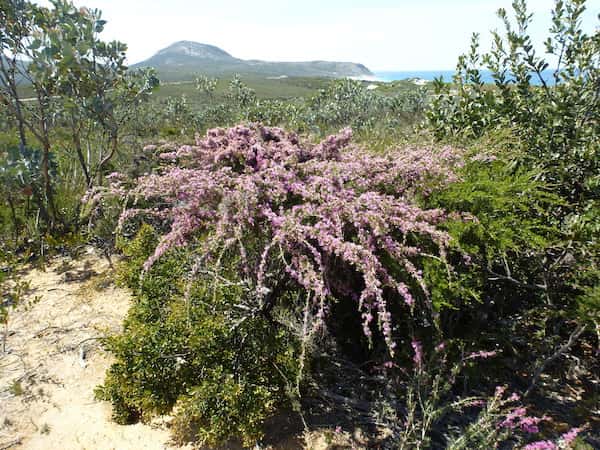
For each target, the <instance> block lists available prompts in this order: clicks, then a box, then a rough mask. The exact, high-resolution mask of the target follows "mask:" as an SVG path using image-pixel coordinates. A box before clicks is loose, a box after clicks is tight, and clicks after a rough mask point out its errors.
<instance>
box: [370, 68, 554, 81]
mask: <svg viewBox="0 0 600 450" xmlns="http://www.w3.org/2000/svg"><path fill="white" fill-rule="evenodd" d="M480 73H481V79H482V81H483V82H484V83H494V79H493V77H492V73H491V71H489V70H481V71H480ZM455 74H456V70H447V69H446V70H443V69H442V70H376V71H373V75H374V77H375V79H377V81H384V82H391V81H400V80H406V79H413V78H418V79H420V80H426V81H433V80H434V78H439V77H442V79H443V80H444V81H445V82H450V81H452V79H453V77H454V75H455ZM553 75H554V70H549V69H547V70H544V71H543V72H542V77H543V78H544V81H545V82H546V83H547V84H548V85H553V84H554V77H553ZM531 84H534V85H541V84H542V83H541V82H540V80H539V79H538V77H537V75H535V74H532V77H531Z"/></svg>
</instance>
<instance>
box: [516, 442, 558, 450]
mask: <svg viewBox="0 0 600 450" xmlns="http://www.w3.org/2000/svg"><path fill="white" fill-rule="evenodd" d="M558 449H559V447H558V446H557V445H556V444H555V443H554V442H552V441H537V442H532V443H531V444H527V445H526V446H525V447H523V450H558Z"/></svg>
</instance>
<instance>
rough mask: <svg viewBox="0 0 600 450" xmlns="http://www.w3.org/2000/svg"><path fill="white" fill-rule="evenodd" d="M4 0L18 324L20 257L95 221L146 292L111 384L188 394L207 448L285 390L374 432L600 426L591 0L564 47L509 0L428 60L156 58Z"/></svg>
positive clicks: (565, 5)
mask: <svg viewBox="0 0 600 450" xmlns="http://www.w3.org/2000/svg"><path fill="white" fill-rule="evenodd" d="M0 1H1V4H2V7H1V8H0V47H1V49H2V55H1V56H0V180H1V184H0V195H1V196H2V199H3V201H2V202H0V266H1V268H2V271H1V272H0V286H1V293H2V303H0V321H2V323H3V324H4V325H5V331H4V332H3V340H4V342H6V340H7V339H9V337H10V335H9V331H8V329H9V328H8V324H9V321H10V314H11V312H12V311H13V310H14V308H16V307H17V305H18V304H19V300H20V298H21V297H22V296H23V295H24V292H25V291H26V290H27V285H26V284H25V283H23V282H21V281H20V280H19V273H20V272H19V271H20V270H21V269H22V267H23V265H24V264H26V263H34V264H41V265H43V264H44V263H45V261H47V260H48V259H49V258H52V256H53V255H56V254H60V253H62V254H65V253H69V252H73V251H74V250H73V249H75V248H77V247H79V246H81V245H83V244H87V245H94V246H97V247H99V248H100V249H101V250H102V252H103V253H104V254H105V255H106V256H107V257H108V260H109V261H110V264H111V266H112V265H113V261H114V266H115V271H116V272H115V273H116V276H115V278H116V279H115V282H116V283H118V284H119V285H121V286H124V287H126V288H127V289H129V290H130V292H131V293H132V296H133V300H132V303H131V306H130V309H129V312H128V313H127V315H126V317H125V318H124V322H123V329H122V331H120V332H118V333H116V334H110V335H106V336H103V337H102V345H103V347H104V349H105V350H106V351H107V352H109V353H110V354H111V355H112V356H113V357H114V363H113V364H112V365H111V367H110V368H109V370H108V371H107V373H106V377H105V379H104V382H103V383H102V384H101V385H99V386H98V387H97V389H96V391H95V395H96V398H97V399H98V400H102V401H107V402H110V404H111V405H112V411H113V419H114V420H115V421H117V422H119V423H122V424H131V423H134V422H139V421H142V422H148V421H150V420H152V419H153V418H155V417H157V416H165V415H168V416H170V417H171V419H170V420H171V422H170V423H171V430H172V433H173V438H174V440H175V441H176V442H177V443H180V444H185V443H189V442H191V443H193V444H194V445H196V444H197V445H202V446H208V447H217V446H221V445H227V444H228V443H230V442H233V441H238V442H239V443H241V444H242V445H243V446H246V447H253V446H255V445H260V443H261V441H262V440H263V439H264V437H265V429H266V428H265V427H266V424H267V423H269V422H270V421H273V420H277V419H278V418H279V417H281V416H288V417H290V416H291V417H293V418H294V419H296V420H297V421H298V422H299V423H300V424H301V429H302V430H304V431H305V432H308V431H310V430H313V429H322V430H326V431H327V432H328V433H331V434H333V435H335V434H344V433H345V434H348V435H350V436H351V435H353V434H354V432H355V430H357V429H360V430H362V433H364V434H366V435H367V436H368V441H369V443H370V444H369V445H372V446H378V447H380V448H402V449H412V448H419V449H420V448H422V449H426V448H434V449H438V448H446V449H473V448H480V449H488V448H515V449H529V450H534V449H559V448H579V449H591V448H597V446H600V423H599V422H598V412H599V409H600V391H599V386H600V379H599V376H598V374H599V373H600V364H599V360H598V355H599V352H600V290H599V287H598V286H600V269H599V267H598V262H599V261H598V257H599V255H600V252H599V250H600V249H599V241H598V238H599V234H600V203H599V202H600V167H599V161H600V32H599V31H598V29H597V30H596V31H595V32H594V33H592V34H586V33H584V31H583V30H582V29H581V21H580V18H581V16H582V14H583V12H584V10H585V7H586V2H585V1H584V0H565V1H563V0H556V1H555V3H554V8H553V10H552V22H551V24H549V27H550V28H549V37H548V40H547V41H546V42H545V51H546V55H542V54H538V53H536V49H535V48H534V45H533V44H532V42H531V37H530V36H529V34H528V25H529V23H530V21H531V18H532V16H531V14H530V13H529V12H528V10H527V5H526V3H525V1H524V0H515V1H514V3H513V11H512V12H510V13H509V12H508V11H504V10H500V11H499V12H498V16H499V19H500V21H501V23H502V24H503V25H504V30H503V31H502V32H500V31H496V32H493V34H492V37H493V44H492V47H491V49H490V50H489V51H488V52H484V53H481V51H480V49H479V45H478V36H476V35H475V36H473V40H472V43H471V48H470V50H469V52H468V53H467V54H466V55H464V56H461V57H460V58H459V61H458V65H457V75H456V77H455V78H454V80H452V81H451V82H444V81H443V80H441V79H440V80H436V81H434V82H433V83H428V84H425V85H420V84H415V83H413V82H411V81H399V82H393V83H380V82H375V81H361V80H352V79H346V78H341V79H329V78H311V77H307V76H302V77H299V76H291V77H285V78H275V79H270V78H267V77H264V76H259V75H257V74H256V73H241V74H239V75H237V74H228V75H227V76H221V75H219V77H214V75H211V73H197V74H195V75H194V77H193V78H192V79H189V80H184V81H177V82H173V81H171V82H164V81H162V80H161V81H159V78H160V73H158V74H157V72H156V71H154V70H153V69H151V68H136V69H133V70H131V69H128V68H127V67H126V66H125V55H126V53H125V52H126V46H125V44H123V43H120V42H105V41H103V40H102V38H101V35H102V31H103V29H104V25H105V21H104V20H103V19H102V16H101V13H100V11H97V10H92V9H87V8H76V7H74V6H73V5H72V4H71V3H70V2H69V1H66V0H52V1H51V6H50V7H42V6H38V5H36V4H33V3H30V2H28V1H23V0H0ZM201 50H202V51H204V50H205V49H197V51H198V52H200V51H201ZM217 50H218V49H217ZM211 51H212V50H211ZM222 56H223V55H222ZM223 57H224V58H226V59H229V58H232V57H230V55H228V54H225V56H223ZM236 61H239V60H236ZM550 64H553V67H555V70H554V72H553V75H552V77H553V79H552V81H553V82H552V83H548V82H546V80H545V78H544V77H543V76H542V73H546V72H547V70H548V68H549V65H550ZM482 70H489V71H490V73H491V74H492V78H493V81H494V82H493V84H489V83H484V82H483V81H482V76H481V71H482ZM536 77H537V78H536ZM37 301H40V302H43V297H42V298H39V299H37ZM32 307H35V305H33V306H32ZM3 351H4V350H3ZM48 433H52V430H51V429H50V428H49V431H48ZM305 436H308V433H306V434H305ZM307 439H308V438H307ZM306 446H307V447H310V443H309V442H306Z"/></svg>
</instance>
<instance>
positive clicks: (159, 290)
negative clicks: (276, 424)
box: [97, 225, 298, 445]
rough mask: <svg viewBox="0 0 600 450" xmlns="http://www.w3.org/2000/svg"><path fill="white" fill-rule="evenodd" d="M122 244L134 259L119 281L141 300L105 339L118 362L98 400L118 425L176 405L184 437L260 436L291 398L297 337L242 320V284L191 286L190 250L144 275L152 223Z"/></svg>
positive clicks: (210, 440)
mask: <svg viewBox="0 0 600 450" xmlns="http://www.w3.org/2000/svg"><path fill="white" fill-rule="evenodd" d="M120 245H121V247H122V248H123V251H124V254H125V255H126V257H127V260H126V262H125V263H124V264H123V265H122V267H121V269H120V279H121V281H122V282H124V283H125V284H127V285H128V286H130V287H132V288H133V292H134V295H135V297H134V302H133V305H132V307H131V309H130V311H129V313H128V315H127V318H126V319H125V322H124V329H123V332H122V333H121V334H118V335H114V336H111V337H109V338H108V339H107V340H106V348H107V349H108V351H110V352H111V353H112V354H113V355H114V356H115V358H116V362H115V363H114V364H113V365H112V366H111V367H110V369H109V370H108V372H107V376H106V379H105V382H104V385H103V386H100V387H99V388H98V389H97V396H98V398H100V399H103V400H107V401H110V402H111V403H112V404H113V418H114V419H115V420H116V421H117V422H119V423H131V422H133V421H137V420H148V419H150V418H151V417H153V416H155V415H158V414H165V413H169V412H171V411H174V412H175V422H174V435H175V438H176V439H177V440H179V441H182V442H183V441H187V440H199V441H200V442H201V443H203V444H206V445H217V444H220V443H223V442H225V441H227V440H229V439H234V438H239V439H241V440H242V441H243V442H244V443H245V444H247V445H250V444H252V443H253V442H255V441H256V440H257V439H259V438H260V436H261V426H262V424H263V422H264V420H265V419H266V418H268V417H269V416H270V415H272V414H273V413H274V412H275V411H276V408H277V407H280V406H282V405H283V404H285V403H286V402H287V401H288V394H287V390H286V389H287V386H288V381H287V380H294V379H295V377H296V372H297V370H298V368H297V364H298V362H297V360H298V358H297V344H296V343H295V340H294V339H293V338H291V337H290V336H289V334H287V333H285V332H284V330H283V328H282V327H277V326H275V327H274V326H273V324H272V323H271V321H270V320H269V319H268V318H266V317H262V316H257V317H253V318H251V319H249V320H244V321H235V320H234V319H233V318H232V316H231V313H232V311H233V310H234V309H235V304H236V302H237V300H238V298H239V297H240V295H241V294H242V293H241V291H240V288H239V287H236V286H228V285H218V284H217V285H214V284H212V283H210V282H209V281H210V280H207V279H206V278H203V277H201V276H200V277H198V279H197V280H196V281H194V282H193V283H192V284H191V285H186V283H185V281H184V280H185V276H184V273H186V272H185V271H186V270H189V269H190V257H189V253H186V252H183V251H171V252H170V253H169V254H168V255H167V256H165V257H163V258H161V260H160V261H159V262H157V263H156V264H155V265H153V266H152V268H151V269H150V270H149V271H148V272H147V273H143V274H142V263H143V261H144V260H145V259H147V257H148V256H149V255H150V254H151V252H152V251H153V250H154V246H155V245H156V235H155V233H154V230H153V229H152V228H151V227H150V226H149V225H143V226H142V227H141V228H140V230H139V232H138V234H137V236H136V237H135V238H134V239H133V240H132V241H131V242H129V243H127V242H124V241H121V242H120Z"/></svg>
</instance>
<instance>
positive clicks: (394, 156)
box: [112, 125, 460, 353]
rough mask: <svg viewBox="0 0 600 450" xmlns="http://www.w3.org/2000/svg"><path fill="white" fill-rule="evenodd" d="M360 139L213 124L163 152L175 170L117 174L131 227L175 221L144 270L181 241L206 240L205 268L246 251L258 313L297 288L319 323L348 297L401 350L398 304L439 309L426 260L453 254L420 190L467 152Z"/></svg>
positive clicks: (252, 304) (201, 247)
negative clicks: (377, 145)
mask: <svg viewBox="0 0 600 450" xmlns="http://www.w3.org/2000/svg"><path fill="white" fill-rule="evenodd" d="M351 136H352V132H351V131H350V130H349V129H346V130H343V131H342V132H341V133H340V134H339V135H334V136H330V137H329V138H327V139H326V140H324V141H323V142H321V143H320V144H317V145H309V144H303V143H301V142H300V140H299V139H298V137H297V136H296V135H294V134H291V133H286V132H284V131H283V130H281V129H278V128H268V127H263V126H260V125H254V126H250V127H246V126H237V127H234V128H231V129H229V130H225V129H214V130H210V131H209V132H208V133H207V137H206V138H204V139H198V140H197V142H196V145H193V146H190V145H184V146H181V147H179V148H178V149H176V150H175V151H170V152H167V153H163V154H161V155H160V157H161V159H162V160H163V161H165V162H166V164H167V166H166V167H165V168H164V170H162V171H160V172H159V173H157V174H152V175H148V176H144V177H142V178H140V179H138V180H136V182H135V185H134V186H133V187H131V188H127V184H124V183H123V182H122V181H119V179H118V178H115V181H114V183H113V185H112V186H113V192H117V193H118V194H119V195H122V196H126V197H128V198H129V199H130V200H129V201H130V203H129V204H128V208H127V209H126V210H125V212H124V213H123V215H122V216H121V226H123V225H125V224H126V223H127V221H128V220H129V219H131V218H132V217H134V216H139V215H148V216H152V217H154V218H159V219H160V220H163V221H165V222H168V223H169V224H170V231H169V232H168V233H166V234H165V235H164V236H163V237H162V238H161V240H160V242H159V244H158V246H157V247H156V250H155V251H154V253H153V255H152V256H151V257H150V258H148V260H147V261H146V262H145V264H144V269H145V270H149V269H150V268H151V267H152V265H153V264H154V263H155V262H156V261H157V260H158V259H160V258H161V256H162V255H164V254H165V253H166V252H167V251H169V250H170V249H172V248H174V247H178V246H184V245H190V244H193V245H195V246H197V247H198V248H197V251H196V254H197V255H198V256H197V258H196V261H195V265H194V268H193V269H192V272H194V273H197V272H198V271H201V270H206V269H207V268H208V267H211V268H214V267H217V268H216V269H215V270H217V271H218V266H219V264H220V262H221V260H222V258H223V255H225V254H232V253H233V254H235V258H236V260H238V264H237V266H238V267H237V269H238V271H239V272H238V273H239V274H240V278H241V282H242V283H243V285H244V292H245V295H244V297H243V299H244V301H245V303H246V305H245V306H246V308H247V309H249V310H250V311H252V313H253V314H258V313H265V312H266V311H268V310H270V309H271V308H272V307H273V305H274V304H275V303H276V302H277V301H278V300H279V299H278V298H277V294H278V293H281V291H282V289H283V287H284V286H288V285H289V284H290V283H292V284H293V285H295V286H296V287H298V288H301V289H302V290H303V291H304V292H306V294H307V295H308V296H309V297H310V305H311V308H314V309H315V311H316V313H315V314H316V318H317V320H316V321H315V324H314V326H316V327H318V326H320V325H322V322H323V321H322V319H323V318H324V317H325V315H326V314H327V311H328V308H329V306H328V304H329V302H330V299H331V298H338V299H340V298H348V299H350V300H352V301H354V302H356V308H357V310H358V311H360V313H361V318H362V324H363V331H364V334H365V336H367V338H369V339H371V335H372V332H373V330H372V328H373V325H374V324H375V323H377V328H378V330H379V331H380V332H381V334H382V335H383V337H384V339H385V342H386V344H387V348H388V349H389V351H390V353H393V352H394V348H395V346H396V342H395V341H394V336H393V319H392V316H391V313H390V311H389V308H388V302H394V304H395V305H398V304H399V303H402V304H404V305H405V309H406V311H407V312H409V311H414V309H415V307H416V306H417V303H418V302H420V303H419V306H423V307H425V308H423V310H429V311H430V306H431V305H430V303H429V291H428V288H427V286H426V285H425V282H424V279H423V274H422V270H421V269H420V268H419V264H420V261H422V260H423V259H426V258H434V259H437V260H440V261H444V259H445V254H446V248H447V246H448V243H449V239H450V238H449V235H448V234H447V233H446V232H444V231H442V230H441V229H440V228H439V227H438V226H437V225H438V224H439V223H440V222H442V221H443V220H445V218H446V214H445V213H444V211H442V210H440V209H429V210H426V209H422V208H420V207H419V206H418V205H417V203H416V200H415V199H416V197H417V191H418V195H419V196H427V195H428V194H429V193H430V192H431V190H432V189H434V188H436V187H440V186H444V185H447V184H448V183H451V182H453V181H455V180H456V175H455V174H454V171H453V169H452V168H453V166H455V165H457V164H460V155H459V154H458V153H457V152H456V151H455V150H453V149H451V148H444V149H441V150H440V151H436V150H434V149H430V148H425V149H403V150H402V151H396V152H392V153H390V154H388V155H386V156H372V155H370V154H368V153H367V152H365V151H363V150H361V149H359V148H355V147H352V146H351V145H350V140H351ZM141 205H143V206H144V207H140V206H141ZM211 270H212V269H211Z"/></svg>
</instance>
